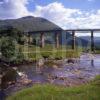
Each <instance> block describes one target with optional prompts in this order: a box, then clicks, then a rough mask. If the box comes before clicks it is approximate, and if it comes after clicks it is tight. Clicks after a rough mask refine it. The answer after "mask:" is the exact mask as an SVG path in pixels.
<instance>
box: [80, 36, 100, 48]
mask: <svg viewBox="0 0 100 100" xmlns="http://www.w3.org/2000/svg"><path fill="white" fill-rule="evenodd" d="M79 38H81V39H84V40H86V41H88V42H91V37H90V36H80V37H79ZM94 44H95V47H99V48H100V37H97V36H94Z"/></svg>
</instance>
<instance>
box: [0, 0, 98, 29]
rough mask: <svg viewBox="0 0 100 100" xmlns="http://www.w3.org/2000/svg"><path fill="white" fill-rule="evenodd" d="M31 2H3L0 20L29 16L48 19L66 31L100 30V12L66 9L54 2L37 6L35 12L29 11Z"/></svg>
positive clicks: (0, 7)
mask: <svg viewBox="0 0 100 100" xmlns="http://www.w3.org/2000/svg"><path fill="white" fill-rule="evenodd" d="M28 3H29V0H16V1H15V0H2V3H1V4H0V19H6V18H19V17H23V16H27V15H33V16H37V17H43V18H46V19H48V20H50V21H52V22H54V23H55V24H57V25H59V26H61V27H62V28H64V29H70V28H71V29H73V28H100V10H97V11H94V10H93V11H90V12H87V11H81V10H80V9H70V8H65V7H64V5H63V4H62V3H59V2H53V3H50V4H48V5H46V6H40V5H36V8H35V10H34V11H31V12H30V11H29V10H28V8H27V4H28Z"/></svg>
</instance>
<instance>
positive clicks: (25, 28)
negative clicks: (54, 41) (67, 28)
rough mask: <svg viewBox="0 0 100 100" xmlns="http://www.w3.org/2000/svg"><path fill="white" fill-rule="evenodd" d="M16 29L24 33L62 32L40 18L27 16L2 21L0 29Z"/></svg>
mask: <svg viewBox="0 0 100 100" xmlns="http://www.w3.org/2000/svg"><path fill="white" fill-rule="evenodd" d="M8 27H13V28H16V29H18V30H20V31H22V32H29V31H30V32H32V31H33V32H35V31H43V30H47V31H48V30H62V28H60V27H59V26H57V25H55V24H54V23H52V22H50V21H48V20H46V19H44V18H40V17H33V16H27V17H22V18H19V19H7V20H0V29H5V28H8Z"/></svg>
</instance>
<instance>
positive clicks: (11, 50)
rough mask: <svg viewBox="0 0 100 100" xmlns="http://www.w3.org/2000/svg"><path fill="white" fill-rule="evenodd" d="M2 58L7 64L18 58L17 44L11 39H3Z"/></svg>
mask: <svg viewBox="0 0 100 100" xmlns="http://www.w3.org/2000/svg"><path fill="white" fill-rule="evenodd" d="M0 51H1V58H2V60H4V61H6V62H11V61H13V60H14V59H15V58H16V42H15V41H14V39H13V38H11V37H5V38H2V39H1V50H0Z"/></svg>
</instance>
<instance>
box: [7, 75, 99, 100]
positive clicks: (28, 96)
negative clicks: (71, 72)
mask: <svg viewBox="0 0 100 100" xmlns="http://www.w3.org/2000/svg"><path fill="white" fill-rule="evenodd" d="M7 100H100V76H97V77H96V78H95V79H94V80H93V81H91V82H90V83H88V84H85V85H82V86H77V87H63V86H55V85H50V84H44V85H34V86H33V87H31V88H28V89H24V90H21V91H20V92H17V93H16V94H13V95H12V96H10V97H8V98H7Z"/></svg>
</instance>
